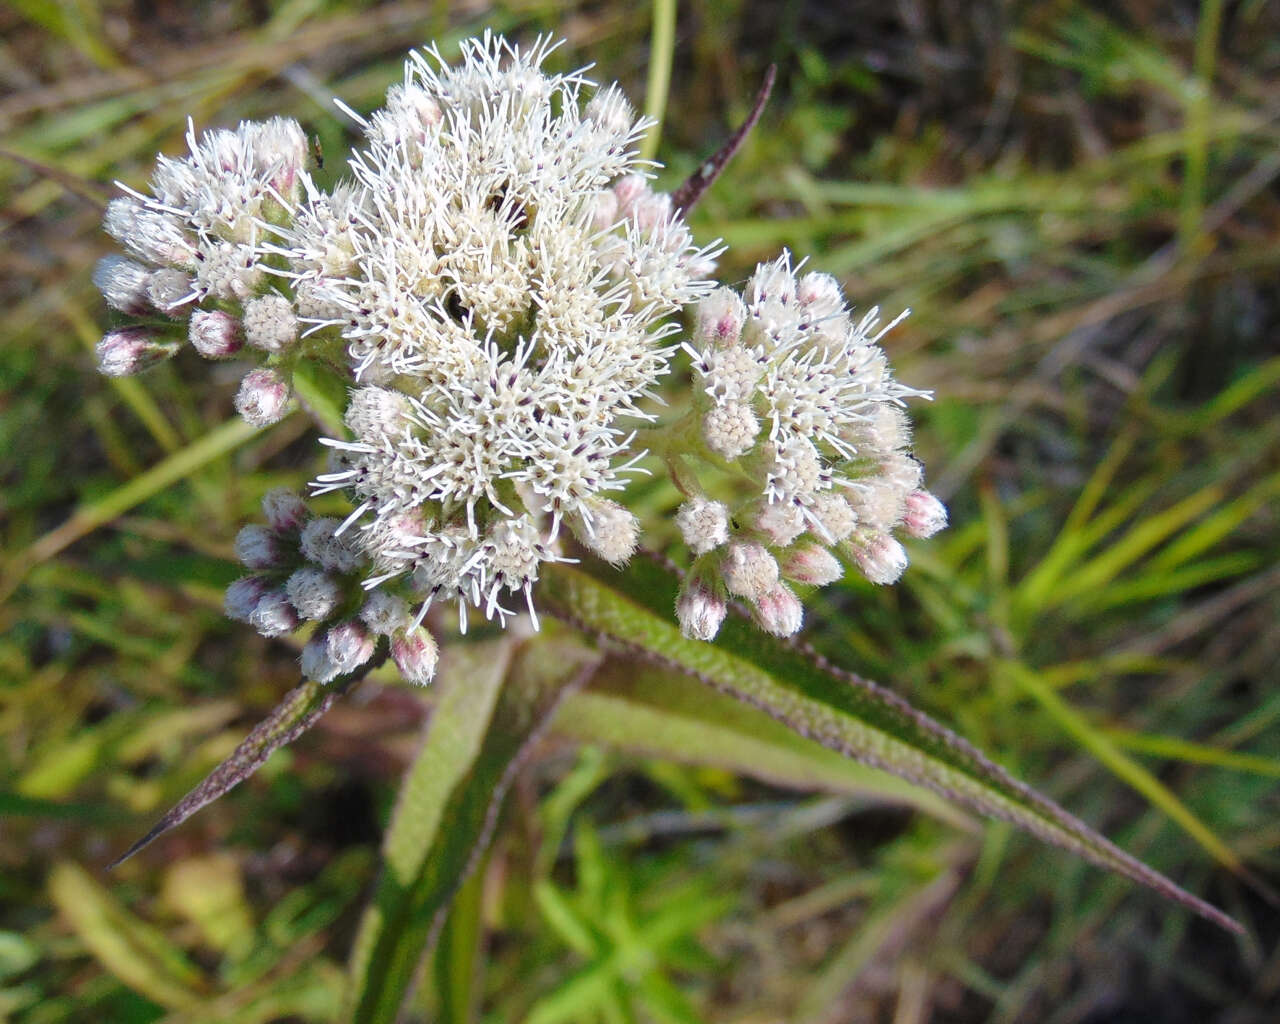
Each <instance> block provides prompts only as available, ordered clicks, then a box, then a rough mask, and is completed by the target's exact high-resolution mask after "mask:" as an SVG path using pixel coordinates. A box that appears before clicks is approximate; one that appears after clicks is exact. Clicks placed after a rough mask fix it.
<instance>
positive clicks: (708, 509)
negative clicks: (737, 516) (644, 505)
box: [676, 498, 729, 555]
mask: <svg viewBox="0 0 1280 1024" xmlns="http://www.w3.org/2000/svg"><path fill="white" fill-rule="evenodd" d="M676 526H677V527H679V529H680V535H681V536H682V537H683V538H684V542H685V543H686V544H688V545H689V550H690V551H692V552H693V553H694V554H695V555H705V554H706V553H707V552H708V551H712V550H714V549H716V548H718V547H720V545H721V544H727V543H728V542H729V509H728V508H727V507H725V505H723V504H722V503H721V502H718V501H711V500H710V499H708V498H690V499H689V500H688V501H686V502H685V503H684V504H683V505H681V506H680V508H679V509H677V510H676Z"/></svg>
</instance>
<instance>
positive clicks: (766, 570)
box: [720, 541, 778, 601]
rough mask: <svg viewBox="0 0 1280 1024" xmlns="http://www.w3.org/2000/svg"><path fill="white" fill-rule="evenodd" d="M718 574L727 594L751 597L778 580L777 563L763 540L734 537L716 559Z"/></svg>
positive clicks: (769, 588) (762, 592) (753, 598)
mask: <svg viewBox="0 0 1280 1024" xmlns="http://www.w3.org/2000/svg"><path fill="white" fill-rule="evenodd" d="M720 576H721V578H722V579H723V580H724V585H725V586H726V587H728V588H729V592H730V593H731V594H737V595H738V596H739V597H745V598H746V599H747V600H748V601H754V600H755V599H756V598H758V597H759V596H760V595H761V594H764V593H766V592H768V591H769V590H771V589H772V588H773V587H774V585H775V584H776V583H777V582H778V563H777V562H776V561H774V558H773V555H771V554H769V552H768V551H767V550H765V547H764V545H763V544H756V543H755V542H754V541H734V542H733V543H732V544H730V545H729V549H728V551H727V552H725V556H724V558H723V559H722V560H721V562H720Z"/></svg>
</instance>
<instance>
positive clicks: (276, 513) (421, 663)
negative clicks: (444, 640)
mask: <svg viewBox="0 0 1280 1024" xmlns="http://www.w3.org/2000/svg"><path fill="white" fill-rule="evenodd" d="M262 510H263V513H264V515H265V517H266V524H265V525H252V526H246V527H244V528H243V529H242V530H241V531H240V533H239V534H238V535H237V536H236V555H237V557H238V558H239V559H240V562H241V563H242V564H243V565H244V567H245V568H246V569H248V570H250V572H251V573H252V575H249V576H243V577H241V578H240V579H238V580H236V581H235V582H234V583H232V584H231V586H229V587H228V588H227V593H226V600H225V610H226V613H227V615H228V616H229V617H230V618H232V619H235V620H237V621H239V622H247V623H248V624H249V625H251V626H252V627H253V628H254V629H256V630H257V631H258V632H259V633H261V634H262V635H263V636H265V637H279V636H284V635H286V634H288V633H292V632H294V631H295V630H297V629H299V628H300V627H301V626H302V624H303V623H304V622H314V623H317V625H316V628H315V632H314V633H313V634H312V636H311V638H310V639H309V640H308V641H307V643H306V646H304V647H303V649H302V673H303V675H304V676H306V677H307V678H308V679H312V680H314V681H315V682H317V683H329V682H332V681H333V680H334V679H337V678H338V677H339V676H343V675H347V674H349V673H351V672H355V671H356V670H358V669H360V668H361V667H363V666H364V665H366V664H367V663H368V662H369V660H370V659H371V658H373V656H374V653H375V651H376V650H377V645H378V642H379V638H382V637H385V638H386V639H387V642H388V644H389V647H390V653H391V657H392V659H393V660H394V661H395V663H396V667H397V668H399V669H400V674H401V675H402V676H404V678H405V679H406V680H407V681H408V682H411V683H416V684H419V685H424V684H426V683H427V682H429V681H430V680H431V677H432V675H433V674H434V673H435V666H436V642H435V639H434V638H433V637H432V636H431V634H430V632H428V630H427V629H426V627H425V626H423V625H422V624H421V623H420V622H418V621H415V616H414V614H413V612H412V611H411V610H410V605H409V602H408V601H407V600H406V598H405V596H404V595H402V594H400V593H397V592H396V590H395V588H394V587H380V588H374V589H369V588H367V587H365V586H364V585H363V580H364V577H365V575H366V574H367V572H368V569H369V561H368V557H367V556H366V555H365V554H364V552H363V551H361V550H360V548H359V546H358V543H357V539H356V537H355V536H353V535H352V531H349V530H346V531H344V530H343V529H342V526H343V524H342V521H341V520H339V519H331V518H327V517H322V516H314V515H312V514H311V513H310V512H309V511H308V509H307V507H306V505H305V503H304V502H303V500H302V498H301V497H299V496H298V495H297V494H295V493H294V492H293V491H290V490H287V489H280V490H274V491H270V492H269V493H268V494H267V495H266V496H265V497H264V498H263V501H262Z"/></svg>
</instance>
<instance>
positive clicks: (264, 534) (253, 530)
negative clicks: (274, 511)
mask: <svg viewBox="0 0 1280 1024" xmlns="http://www.w3.org/2000/svg"><path fill="white" fill-rule="evenodd" d="M280 556H281V551H280V542H279V540H277V539H276V536H275V535H274V534H273V533H272V532H271V531H270V530H269V529H267V528H266V527H265V526H257V525H252V526H245V527H243V528H242V529H241V530H240V532H239V533H237V534H236V558H238V559H240V563H241V564H242V565H243V566H244V567H245V568H246V569H274V568H275V567H276V566H278V565H279V564H280Z"/></svg>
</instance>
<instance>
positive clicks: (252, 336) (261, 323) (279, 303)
mask: <svg viewBox="0 0 1280 1024" xmlns="http://www.w3.org/2000/svg"><path fill="white" fill-rule="evenodd" d="M243 327H244V338H245V341H247V342H248V343H249V344H250V345H252V346H253V347H254V348H259V349H262V351H264V352H283V351H284V350H285V349H286V348H288V347H289V346H290V345H292V344H293V343H294V341H296V340H297V337H298V318H297V316H296V315H295V314H294V311H293V303H292V302H290V301H289V300H288V299H286V298H285V297H284V296H283V295H262V296H259V297H258V298H256V299H250V300H249V301H248V302H246V303H245V304H244V322H243Z"/></svg>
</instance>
